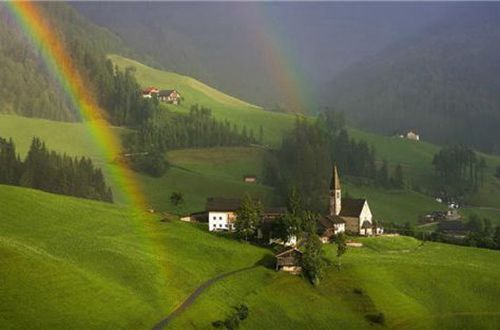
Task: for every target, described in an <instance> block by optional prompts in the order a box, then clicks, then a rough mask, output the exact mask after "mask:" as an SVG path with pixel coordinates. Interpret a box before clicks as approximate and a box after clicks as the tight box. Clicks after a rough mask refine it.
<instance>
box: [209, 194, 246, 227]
mask: <svg viewBox="0 0 500 330" xmlns="http://www.w3.org/2000/svg"><path fill="white" fill-rule="evenodd" d="M240 204H241V200H240V199H232V198H208V199H207V208H206V210H207V213H208V230H209V231H233V230H234V220H235V219H236V211H237V210H238V209H239V208H240Z"/></svg>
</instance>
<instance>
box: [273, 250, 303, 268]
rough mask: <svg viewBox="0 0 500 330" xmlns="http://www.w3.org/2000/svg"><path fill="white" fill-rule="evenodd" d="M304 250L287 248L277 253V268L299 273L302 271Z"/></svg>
mask: <svg viewBox="0 0 500 330" xmlns="http://www.w3.org/2000/svg"><path fill="white" fill-rule="evenodd" d="M302 255H303V253H302V251H300V250H299V249H296V248H292V249H287V250H285V251H283V252H280V253H278V254H276V256H275V257H276V270H278V271H284V272H289V273H292V274H299V273H301V272H302V266H301V263H302Z"/></svg>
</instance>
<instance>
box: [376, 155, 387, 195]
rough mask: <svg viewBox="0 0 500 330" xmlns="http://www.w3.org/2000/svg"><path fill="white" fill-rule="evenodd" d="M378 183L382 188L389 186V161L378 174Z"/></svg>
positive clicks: (385, 162)
mask: <svg viewBox="0 0 500 330" xmlns="http://www.w3.org/2000/svg"><path fill="white" fill-rule="evenodd" d="M377 182H378V184H379V185H381V186H382V187H385V188H387V187H388V186H389V169H388V166H387V160H384V161H383V163H382V166H380V169H379V170H378V173H377Z"/></svg>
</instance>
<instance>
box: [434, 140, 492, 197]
mask: <svg viewBox="0 0 500 330" xmlns="http://www.w3.org/2000/svg"><path fill="white" fill-rule="evenodd" d="M432 165H433V166H434V172H435V174H436V176H437V177H438V188H439V189H440V190H442V191H443V192H444V193H445V194H446V195H447V196H450V197H455V196H463V195H465V194H467V193H470V192H475V191H477V190H478V189H479V187H481V186H482V184H483V182H484V174H485V170H486V168H487V165H486V161H485V159H484V158H483V157H478V156H477V154H476V153H475V152H474V150H472V149H471V148H468V147H465V146H449V147H445V148H443V149H441V150H440V151H439V152H438V153H436V154H435V155H434V158H433V160H432Z"/></svg>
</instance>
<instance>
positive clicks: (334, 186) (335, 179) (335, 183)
mask: <svg viewBox="0 0 500 330" xmlns="http://www.w3.org/2000/svg"><path fill="white" fill-rule="evenodd" d="M330 190H340V178H339V173H338V171H337V165H333V175H332V182H331V183H330Z"/></svg>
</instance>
